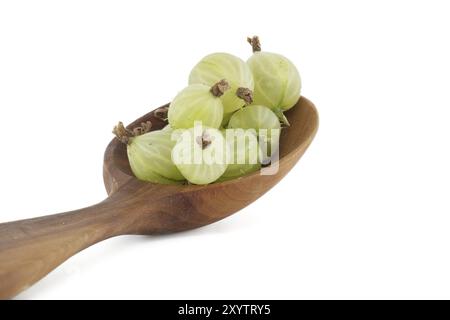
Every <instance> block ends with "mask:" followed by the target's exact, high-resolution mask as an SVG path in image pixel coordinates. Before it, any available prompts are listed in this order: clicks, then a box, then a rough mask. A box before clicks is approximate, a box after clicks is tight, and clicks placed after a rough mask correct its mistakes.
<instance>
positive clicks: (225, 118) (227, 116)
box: [221, 112, 233, 128]
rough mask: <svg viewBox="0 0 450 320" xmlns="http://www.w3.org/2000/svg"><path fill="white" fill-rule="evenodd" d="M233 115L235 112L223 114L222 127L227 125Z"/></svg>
mask: <svg viewBox="0 0 450 320" xmlns="http://www.w3.org/2000/svg"><path fill="white" fill-rule="evenodd" d="M232 115H233V112H230V113H224V114H223V119H222V125H221V127H222V128H226V127H227V125H228V123H229V122H230V119H231V116H232Z"/></svg>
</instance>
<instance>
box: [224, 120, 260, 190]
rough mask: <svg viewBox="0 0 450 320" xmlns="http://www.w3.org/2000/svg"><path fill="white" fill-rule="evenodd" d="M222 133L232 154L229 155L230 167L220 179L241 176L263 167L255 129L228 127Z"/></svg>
mask: <svg viewBox="0 0 450 320" xmlns="http://www.w3.org/2000/svg"><path fill="white" fill-rule="evenodd" d="M222 134H223V135H224V137H225V140H226V142H227V143H228V144H229V145H230V151H231V155H230V156H229V157H227V161H228V167H227V169H226V170H225V172H224V174H223V175H222V176H221V177H220V178H219V180H218V181H227V180H231V179H235V178H239V177H242V176H244V175H247V174H249V173H252V172H255V171H258V170H259V169H260V168H261V163H260V161H259V156H260V150H259V145H258V139H257V136H256V133H255V130H253V131H252V130H245V131H244V130H243V129H242V130H239V129H238V130H235V129H226V130H222ZM241 139H242V140H241Z"/></svg>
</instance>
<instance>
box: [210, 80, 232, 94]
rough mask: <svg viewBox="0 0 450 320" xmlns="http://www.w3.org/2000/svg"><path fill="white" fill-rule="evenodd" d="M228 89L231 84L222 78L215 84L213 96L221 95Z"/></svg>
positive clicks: (212, 90) (212, 88) (212, 89)
mask: <svg viewBox="0 0 450 320" xmlns="http://www.w3.org/2000/svg"><path fill="white" fill-rule="evenodd" d="M228 89H230V84H229V83H228V81H227V80H225V79H222V80H220V81H219V82H217V83H216V84H215V85H213V86H212V87H211V90H210V91H211V93H212V94H213V96H215V97H221V96H222V95H223V94H224V93H225V91H227V90H228Z"/></svg>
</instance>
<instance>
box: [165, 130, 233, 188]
mask: <svg viewBox="0 0 450 320" xmlns="http://www.w3.org/2000/svg"><path fill="white" fill-rule="evenodd" d="M203 133H204V134H206V135H207V136H208V137H213V138H212V140H211V141H210V144H209V145H207V146H202V145H201V143H198V135H195V128H191V129H189V130H185V132H183V135H182V137H180V139H179V140H178V142H177V144H176V145H175V147H174V148H173V150H172V161H173V162H174V163H175V165H176V166H177V168H178V169H179V170H180V172H181V173H182V175H183V176H184V177H185V178H186V180H188V181H189V182H190V183H192V184H198V185H205V184H209V183H212V182H214V181H216V180H217V179H218V178H219V177H220V176H221V175H223V173H224V172H225V170H226V169H227V163H226V154H227V152H229V151H227V148H229V147H228V145H227V144H226V142H225V139H224V137H223V135H222V134H221V132H220V131H219V130H217V129H214V128H204V130H203ZM180 154H184V155H189V156H188V158H189V159H188V160H189V161H188V163H185V162H183V161H179V160H177V155H178V156H179V155H180ZM194 154H197V155H199V156H200V160H201V162H199V163H196V162H195V160H194V159H193V157H194V156H193V155H194ZM215 157H217V158H218V159H220V161H218V162H215V161H208V159H214V158H215ZM178 159H179V158H178Z"/></svg>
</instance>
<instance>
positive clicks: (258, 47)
mask: <svg viewBox="0 0 450 320" xmlns="http://www.w3.org/2000/svg"><path fill="white" fill-rule="evenodd" d="M247 42H248V43H250V45H251V46H252V49H253V52H259V51H261V42H259V37H258V36H253V37H252V38H250V37H248V38H247Z"/></svg>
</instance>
